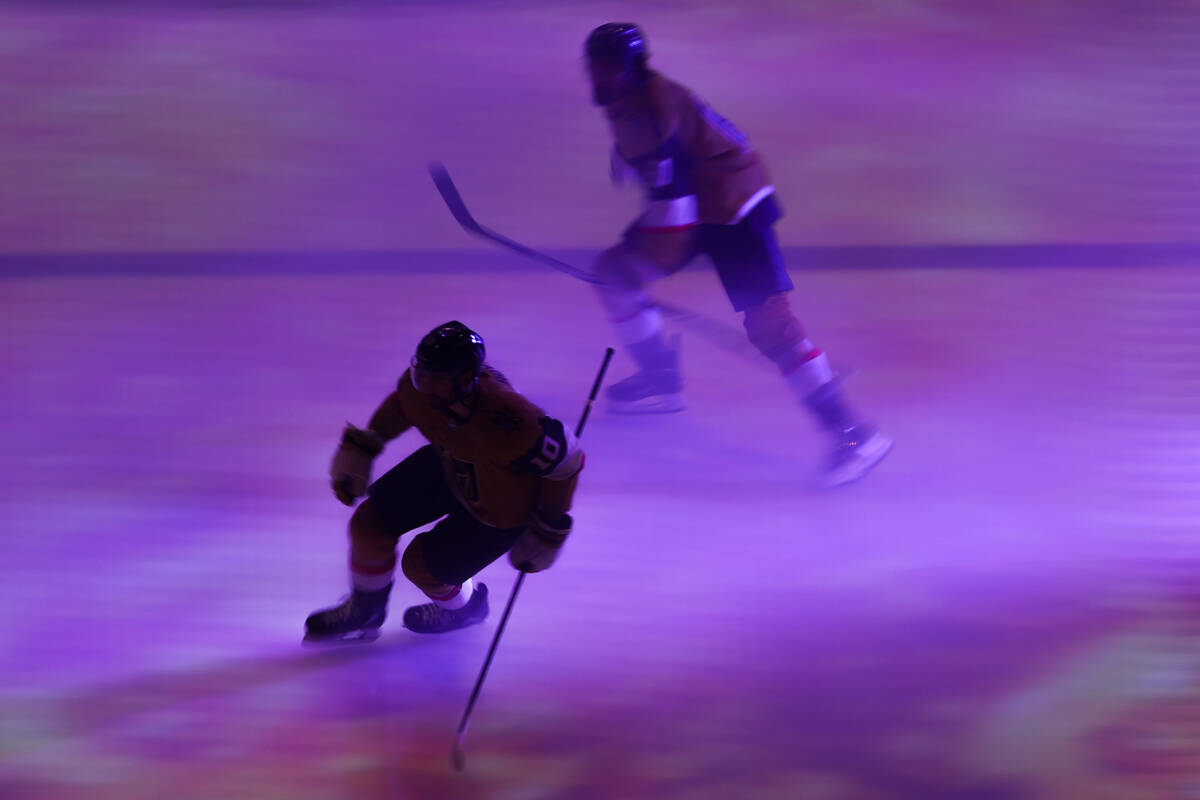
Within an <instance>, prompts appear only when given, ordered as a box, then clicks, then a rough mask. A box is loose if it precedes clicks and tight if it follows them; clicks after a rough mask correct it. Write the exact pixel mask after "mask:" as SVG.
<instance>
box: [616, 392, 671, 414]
mask: <svg viewBox="0 0 1200 800" xmlns="http://www.w3.org/2000/svg"><path fill="white" fill-rule="evenodd" d="M683 409H684V404H683V393H682V392H681V393H679V394H660V395H657V396H655V397H648V398H646V399H645V400H612V399H610V400H609V401H608V410H609V411H610V412H612V413H613V414H673V413H675V412H676V411H683Z"/></svg>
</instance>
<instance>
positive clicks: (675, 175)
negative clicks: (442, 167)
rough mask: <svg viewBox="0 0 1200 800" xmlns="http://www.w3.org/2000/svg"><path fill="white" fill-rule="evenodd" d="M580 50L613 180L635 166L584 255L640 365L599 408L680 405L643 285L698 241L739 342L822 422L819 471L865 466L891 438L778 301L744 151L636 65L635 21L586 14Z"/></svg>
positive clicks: (840, 477) (720, 123)
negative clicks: (825, 445)
mask: <svg viewBox="0 0 1200 800" xmlns="http://www.w3.org/2000/svg"><path fill="white" fill-rule="evenodd" d="M584 60H585V65H586V69H587V74H588V77H589V79H590V82H591V87H592V99H593V101H594V102H595V103H596V104H597V105H599V106H601V107H602V108H603V110H604V114H605V117H606V118H607V120H608V124H609V128H610V130H611V133H612V137H613V150H612V166H613V179H614V182H617V183H621V182H623V181H624V180H626V179H632V180H637V181H638V182H640V183H641V185H642V187H643V189H644V190H645V193H646V204H645V208H644V209H643V211H642V212H641V214H640V216H639V217H638V218H637V219H636V220H635V221H634V223H633V224H632V225H630V226H629V227H628V228H627V229H626V230H625V233H624V236H623V237H622V240H621V242H620V243H618V244H617V245H615V246H614V247H611V248H609V249H608V250H606V251H605V252H603V253H602V254H601V255H600V256H599V258H598V259H597V261H596V264H595V266H594V268H593V270H594V272H595V273H596V275H597V277H599V278H600V279H601V280H602V281H603V283H601V284H598V285H597V291H598V293H599V295H600V301H601V303H602V304H603V306H604V309H605V312H606V314H607V316H608V318H609V320H610V322H611V323H612V324H613V326H614V328H615V329H616V334H617V338H618V339H619V340H620V341H621V343H622V344H623V345H625V347H626V348H627V349H628V351H629V353H630V355H631V356H632V357H633V359H634V361H635V362H636V363H637V365H638V366H639V368H640V369H639V371H638V372H636V373H635V374H634V375H632V376H630V377H628V378H625V379H624V380H622V381H619V382H617V383H615V384H613V385H612V386H610V387H609V388H608V399H609V405H610V408H611V409H612V410H614V411H621V412H634V413H636V412H646V411H654V412H661V411H678V410H680V409H682V408H683V395H682V392H683V379H682V377H681V375H680V367H679V352H678V347H677V345H675V344H673V343H669V342H668V340H667V339H666V338H665V336H664V332H663V321H662V315H661V313H660V312H659V310H658V308H657V307H656V305H655V302H654V300H653V299H652V298H651V297H650V295H649V294H648V293H647V292H646V286H647V285H648V284H649V283H650V282H652V281H654V280H656V279H658V278H661V277H663V276H665V275H669V274H671V273H673V272H675V271H677V270H679V269H681V268H682V267H683V266H684V265H686V264H687V263H688V262H689V261H691V260H692V259H693V258H695V257H696V256H697V255H699V254H704V255H707V256H708V257H709V258H710V259H711V260H712V262H713V264H714V265H715V266H716V270H717V275H718V276H719V277H720V280H721V284H722V286H723V287H724V288H725V292H726V294H727V295H728V296H729V300H730V302H731V303H732V304H733V307H734V309H735V310H736V311H740V312H744V313H745V317H744V326H745V329H746V333H747V335H748V336H749V339H750V342H751V343H752V344H753V345H754V346H755V347H756V348H757V349H758V350H759V351H760V352H761V353H762V354H763V355H765V356H766V357H767V358H769V359H770V360H771V361H772V362H774V363H775V365H776V366H777V367H778V368H779V371H780V373H781V374H782V375H783V377H784V380H785V381H786V382H787V385H788V387H789V388H790V389H791V391H792V392H793V393H794V394H795V396H796V397H797V398H798V399H799V400H800V402H801V403H802V404H803V405H804V406H805V407H806V408H807V409H808V410H809V411H810V412H812V414H813V415H814V416H815V417H816V419H817V421H818V424H819V425H820V426H821V427H822V428H823V429H824V430H826V431H828V432H829V434H830V435H831V437H832V439H833V441H834V447H833V450H832V453H831V454H830V456H829V458H828V460H827V462H826V464H825V471H824V478H825V482H826V483H827V484H829V485H837V484H842V483H847V482H849V481H852V480H855V479H857V478H859V477H861V476H863V475H864V474H866V473H867V472H868V471H869V470H870V469H871V468H872V467H874V466H875V465H876V464H877V463H879V461H880V460H881V459H882V458H883V457H884V456H885V455H886V454H887V452H888V450H889V449H890V448H891V446H892V441H891V439H890V438H889V437H888V436H887V435H885V434H884V433H882V432H880V431H878V430H877V429H876V428H875V426H873V425H871V424H870V423H868V422H866V421H865V420H863V419H862V418H861V417H859V416H858V415H857V414H856V413H855V412H853V411H852V410H851V409H850V407H849V406H848V404H847V403H846V401H845V399H844V398H843V394H842V391H841V386H840V382H839V381H838V379H837V376H835V375H834V372H833V370H832V368H831V367H830V364H829V359H828V357H827V356H826V355H825V354H824V353H823V352H822V351H821V350H820V349H819V348H818V347H817V346H816V345H814V344H813V343H812V341H810V340H809V339H808V337H807V336H806V335H805V332H804V328H803V327H802V326H801V324H800V322H799V321H798V320H797V319H796V317H795V315H794V314H793V313H792V310H791V307H790V305H789V303H788V296H787V292H789V291H791V289H792V288H793V286H792V282H791V279H790V278H789V276H788V273H787V268H786V266H785V264H784V262H783V256H782V254H781V253H780V250H779V244H778V242H777V240H776V237H775V233H774V228H773V226H774V224H775V222H776V221H778V220H779V218H780V217H781V216H782V212H781V210H780V208H779V205H778V204H777V202H776V200H775V190H774V187H773V186H771V184H770V181H769V179H768V177H767V173H766V170H765V168H764V167H763V163H762V160H761V159H760V158H759V156H758V154H757V152H755V150H754V148H753V147H752V146H751V144H750V142H749V141H748V140H747V139H746V137H745V136H744V135H743V134H742V133H741V132H740V131H739V130H738V129H737V128H736V127H734V126H733V125H732V124H731V123H730V122H729V121H728V120H726V119H724V118H723V117H721V116H720V115H718V114H717V113H716V112H714V111H713V110H712V108H711V107H709V106H708V105H707V104H706V103H705V102H704V101H703V100H701V99H700V98H699V97H697V96H696V95H695V94H693V93H692V92H691V91H689V90H688V89H686V88H684V87H683V86H681V85H679V84H678V83H675V82H673V81H671V80H668V79H667V78H666V77H664V76H663V75H661V74H660V73H658V72H656V71H654V70H652V69H651V68H650V67H649V65H648V51H647V48H646V39H645V36H644V35H643V34H642V31H641V30H640V29H639V28H638V27H637V26H636V25H633V24H629V23H608V24H606V25H601V26H600V27H598V28H596V29H595V30H594V31H592V32H591V34H590V35H589V36H588V37H587V40H586V42H585V44H584Z"/></svg>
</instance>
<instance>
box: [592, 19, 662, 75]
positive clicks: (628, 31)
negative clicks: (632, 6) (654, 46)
mask: <svg viewBox="0 0 1200 800" xmlns="http://www.w3.org/2000/svg"><path fill="white" fill-rule="evenodd" d="M583 54H584V56H585V57H586V58H587V59H588V60H589V61H617V62H620V63H622V64H624V65H625V67H626V68H627V69H632V70H634V71H635V72H637V73H639V74H645V72H646V69H647V67H646V62H647V59H649V57H650V53H649V51H648V50H647V49H646V36H645V35H644V34H643V33H642V29H641V28H639V27H638V26H637V25H635V24H633V23H632V22H606V23H604V24H603V25H601V26H600V27H598V28H596V29H595V30H594V31H592V32H591V33H589V34H588V37H587V40H586V41H585V42H584V43H583Z"/></svg>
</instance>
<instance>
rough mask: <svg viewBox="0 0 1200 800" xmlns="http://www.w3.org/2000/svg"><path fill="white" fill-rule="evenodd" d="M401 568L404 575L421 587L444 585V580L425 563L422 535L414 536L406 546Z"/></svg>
mask: <svg viewBox="0 0 1200 800" xmlns="http://www.w3.org/2000/svg"><path fill="white" fill-rule="evenodd" d="M400 569H401V571H402V572H403V573H404V577H406V578H408V579H409V581H412V582H413V583H414V584H415V585H416V587H419V588H421V589H425V588H426V587H440V585H442V582H440V581H438V579H437V578H434V577H433V573H431V572H430V567H428V565H427V564H426V563H425V555H424V553H422V552H421V536H416V537H414V539H413V541H412V542H409V543H408V547H406V548H404V554H403V555H402V557H401V559H400Z"/></svg>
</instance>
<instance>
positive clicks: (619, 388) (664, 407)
mask: <svg viewBox="0 0 1200 800" xmlns="http://www.w3.org/2000/svg"><path fill="white" fill-rule="evenodd" d="M607 394H608V407H609V410H610V411H612V412H614V413H617V414H668V413H671V412H673V411H682V410H683V379H682V378H681V377H680V375H679V371H678V370H674V369H653V370H650V369H644V370H640V371H638V372H635V373H634V374H632V375H630V376H629V377H628V378H625V379H624V380H620V381H617V382H616V383H614V384H613V385H612V386H609V387H608V390H607Z"/></svg>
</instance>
